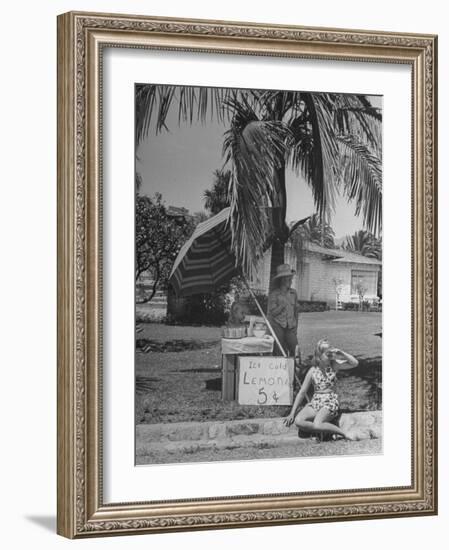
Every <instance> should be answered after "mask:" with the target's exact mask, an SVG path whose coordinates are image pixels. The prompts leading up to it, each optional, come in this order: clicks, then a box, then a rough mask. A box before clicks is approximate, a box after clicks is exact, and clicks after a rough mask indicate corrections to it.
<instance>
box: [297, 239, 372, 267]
mask: <svg viewBox="0 0 449 550" xmlns="http://www.w3.org/2000/svg"><path fill="white" fill-rule="evenodd" d="M305 248H306V250H308V251H309V252H316V253H317V254H322V255H323V256H327V259H328V260H330V261H332V262H338V263H344V262H350V263H356V264H371V265H382V262H381V261H380V260H378V259H376V258H368V257H367V256H362V255H361V254H357V253H356V252H349V251H348V250H343V249H342V248H335V249H333V248H326V247H324V246H320V245H318V244H315V243H311V242H308V243H305Z"/></svg>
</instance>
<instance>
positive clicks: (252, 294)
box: [241, 275, 287, 357]
mask: <svg viewBox="0 0 449 550" xmlns="http://www.w3.org/2000/svg"><path fill="white" fill-rule="evenodd" d="M241 277H242V279H243V282H244V284H245V286H246V288H247V289H248V292H249V293H250V294H251V296H252V298H253V300H254V301H255V302H256V305H257V308H258V310H259V311H260V313H261V314H262V317H263V318H264V321H265V323H266V324H267V325H268V328H269V329H270V332H271V334H272V335H273V338H274V339H275V341H276V344H277V345H278V346H279V349H280V350H281V352H282V355H283V356H284V357H287V354H286V353H285V351H284V348H283V347H282V346H281V343H280V342H279V338H278V337H277V335H276V333H275V332H274V330H273V327H272V326H271V324H270V321H269V320H268V319H267V316H266V315H265V313H264V311H263V309H262V307H261V305H260V304H259V300H258V299H257V298H256V295H255V294H254V292H253V291H252V290H251V288H250V286H249V284H248V283H247V281H246V279H245V277H244V276H243V275H241Z"/></svg>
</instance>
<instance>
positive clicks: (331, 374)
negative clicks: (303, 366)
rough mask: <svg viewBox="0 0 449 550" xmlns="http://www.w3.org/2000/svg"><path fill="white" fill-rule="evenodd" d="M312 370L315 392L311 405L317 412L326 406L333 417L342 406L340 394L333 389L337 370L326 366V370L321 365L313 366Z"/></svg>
mask: <svg viewBox="0 0 449 550" xmlns="http://www.w3.org/2000/svg"><path fill="white" fill-rule="evenodd" d="M311 371H312V382H313V387H314V390H315V393H314V394H313V397H312V400H311V401H310V403H309V405H310V406H311V407H312V408H313V409H315V410H316V411H317V412H318V411H319V410H320V409H322V408H323V407H326V409H328V410H329V412H330V413H331V415H332V417H336V416H337V415H338V409H339V407H340V405H339V402H338V395H337V394H336V393H335V391H333V390H334V389H335V383H336V381H337V374H336V372H335V371H334V369H333V368H332V367H326V368H325V370H324V372H323V371H322V370H321V369H320V368H319V367H312V369H311Z"/></svg>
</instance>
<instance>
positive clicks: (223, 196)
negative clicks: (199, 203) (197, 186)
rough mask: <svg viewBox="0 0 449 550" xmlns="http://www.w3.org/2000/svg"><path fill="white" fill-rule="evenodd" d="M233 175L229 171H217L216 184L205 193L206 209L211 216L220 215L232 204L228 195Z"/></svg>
mask: <svg viewBox="0 0 449 550" xmlns="http://www.w3.org/2000/svg"><path fill="white" fill-rule="evenodd" d="M230 179H231V173H230V172H229V170H226V171H223V170H215V172H214V182H213V184H212V188H211V189H206V191H204V195H203V198H204V208H205V209H206V210H208V211H209V212H210V213H211V214H218V213H219V212H220V211H221V210H223V208H226V207H227V206H229V204H230V198H229V194H228V189H229V180H230Z"/></svg>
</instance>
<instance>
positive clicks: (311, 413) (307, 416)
mask: <svg viewBox="0 0 449 550" xmlns="http://www.w3.org/2000/svg"><path fill="white" fill-rule="evenodd" d="M315 416H316V410H315V409H314V408H313V407H311V406H310V405H306V406H305V407H304V408H303V409H301V411H299V413H298V414H297V415H296V418H295V426H296V427H297V428H299V429H301V430H304V431H307V432H314V431H316V428H315V427H314V424H313V419H314V418H315Z"/></svg>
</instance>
